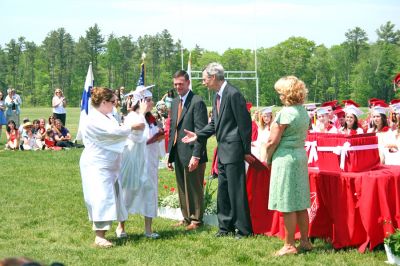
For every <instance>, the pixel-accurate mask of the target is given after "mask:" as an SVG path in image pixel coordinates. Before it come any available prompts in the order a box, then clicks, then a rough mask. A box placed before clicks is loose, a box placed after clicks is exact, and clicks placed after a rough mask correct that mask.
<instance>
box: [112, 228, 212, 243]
mask: <svg viewBox="0 0 400 266" xmlns="http://www.w3.org/2000/svg"><path fill="white" fill-rule="evenodd" d="M171 227H172V226H171ZM213 231H215V229H214V228H213V227H212V226H207V225H203V226H200V227H199V228H198V229H196V230H190V231H188V230H185V227H184V226H182V227H179V228H171V229H167V230H157V231H155V232H156V233H158V234H159V235H160V238H158V239H150V238H147V237H146V236H145V235H144V233H142V234H130V233H128V237H126V238H117V237H116V236H113V237H110V238H109V240H111V241H112V242H113V243H115V245H116V246H123V245H127V244H130V243H132V244H133V243H137V242H141V241H159V240H169V239H175V238H178V237H182V236H191V235H193V236H194V235H198V234H201V233H203V232H206V233H208V234H210V235H212V234H211V233H212V232H213Z"/></svg>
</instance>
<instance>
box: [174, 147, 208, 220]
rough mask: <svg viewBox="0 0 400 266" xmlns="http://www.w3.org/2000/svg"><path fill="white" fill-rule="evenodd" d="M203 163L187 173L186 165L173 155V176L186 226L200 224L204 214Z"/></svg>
mask: <svg viewBox="0 0 400 266" xmlns="http://www.w3.org/2000/svg"><path fill="white" fill-rule="evenodd" d="M205 169H206V164H205V163H200V164H199V165H198V166H197V168H196V169H195V170H194V171H192V172H189V168H188V166H187V165H185V166H184V165H183V164H182V162H181V160H180V159H179V155H178V154H176V155H175V174H176V183H177V186H178V193H179V203H180V206H181V211H182V216H183V218H184V219H185V222H186V223H187V224H190V223H192V222H193V223H202V222H203V213H204V186H203V182H204V171H205Z"/></svg>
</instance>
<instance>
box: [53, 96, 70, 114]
mask: <svg viewBox="0 0 400 266" xmlns="http://www.w3.org/2000/svg"><path fill="white" fill-rule="evenodd" d="M64 99H65V98H64V97H58V96H53V100H52V105H53V113H55V114H65V113H67V112H66V111H65V107H64V102H63V101H64Z"/></svg>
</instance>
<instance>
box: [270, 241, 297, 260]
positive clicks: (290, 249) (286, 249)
mask: <svg viewBox="0 0 400 266" xmlns="http://www.w3.org/2000/svg"><path fill="white" fill-rule="evenodd" d="M290 254H297V249H296V247H295V246H293V245H291V244H285V245H284V246H283V248H281V249H280V250H278V251H277V252H275V256H276V257H281V256H285V255H290Z"/></svg>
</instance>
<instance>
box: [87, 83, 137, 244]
mask: <svg viewBox="0 0 400 266" xmlns="http://www.w3.org/2000/svg"><path fill="white" fill-rule="evenodd" d="M116 99H117V97H116V96H115V95H114V93H113V92H112V90H110V89H107V88H94V89H93V92H92V105H93V107H94V108H93V109H92V110H91V111H90V113H89V115H88V118H87V123H86V125H85V127H84V128H83V129H82V140H83V143H84V145H85V149H84V150H83V152H82V155H81V159H80V170H81V176H82V186H83V195H84V199H85V204H86V207H87V209H88V213H89V220H90V221H92V222H93V230H94V231H95V232H96V238H95V245H96V246H99V247H111V246H112V243H111V242H109V241H108V240H106V239H105V233H106V231H107V230H109V229H110V227H111V223H112V221H115V220H118V221H124V220H126V219H127V216H128V213H127V211H126V209H125V207H124V205H123V202H122V198H121V196H120V191H121V185H120V184H119V182H118V176H119V171H120V162H121V154H122V151H123V149H124V147H125V145H126V140H127V137H128V135H129V134H130V132H131V128H130V127H127V126H119V124H118V122H117V121H116V120H115V118H114V117H113V116H112V115H111V112H112V109H113V107H114V103H115V101H116Z"/></svg>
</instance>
